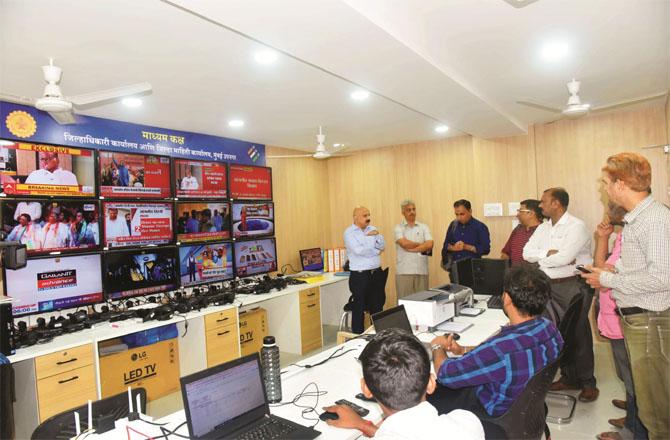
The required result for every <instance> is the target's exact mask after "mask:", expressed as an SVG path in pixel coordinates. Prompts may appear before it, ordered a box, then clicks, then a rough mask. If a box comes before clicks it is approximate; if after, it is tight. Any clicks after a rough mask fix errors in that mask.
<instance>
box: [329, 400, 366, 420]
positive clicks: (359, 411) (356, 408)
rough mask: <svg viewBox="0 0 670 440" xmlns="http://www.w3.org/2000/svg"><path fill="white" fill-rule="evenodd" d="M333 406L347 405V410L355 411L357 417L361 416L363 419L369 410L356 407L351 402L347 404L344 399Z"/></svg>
mask: <svg viewBox="0 0 670 440" xmlns="http://www.w3.org/2000/svg"><path fill="white" fill-rule="evenodd" d="M335 404H336V405H347V406H348V407H349V408H351V409H353V410H354V411H356V414H358V415H359V416H361V417H365V416H367V415H368V413H370V411H369V410H367V409H365V408H363V407H362V406H358V405H356V404H355V403H353V402H349V401H348V400H346V399H340V400H338V401H337V402H335Z"/></svg>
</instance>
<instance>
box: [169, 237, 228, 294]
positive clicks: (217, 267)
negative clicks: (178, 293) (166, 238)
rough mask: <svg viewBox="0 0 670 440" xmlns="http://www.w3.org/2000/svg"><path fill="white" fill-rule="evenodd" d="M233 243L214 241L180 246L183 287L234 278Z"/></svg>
mask: <svg viewBox="0 0 670 440" xmlns="http://www.w3.org/2000/svg"><path fill="white" fill-rule="evenodd" d="M233 260H234V258H233V244H232V243H230V242H225V241H224V242H214V243H206V244H193V245H190V246H180V247H179V278H180V279H181V285H182V286H183V287H189V286H195V285H196V284H203V283H211V282H216V281H225V280H229V279H231V278H233V277H234V276H235V275H234V272H233Z"/></svg>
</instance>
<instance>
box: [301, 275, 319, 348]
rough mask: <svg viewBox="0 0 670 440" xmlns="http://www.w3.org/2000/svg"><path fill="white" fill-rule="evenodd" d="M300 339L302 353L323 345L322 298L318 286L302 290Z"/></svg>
mask: <svg viewBox="0 0 670 440" xmlns="http://www.w3.org/2000/svg"><path fill="white" fill-rule="evenodd" d="M300 339H301V347H302V354H305V353H308V352H310V351H312V350H315V349H317V348H321V347H322V346H323V339H322V334H321V300H320V293H319V288H318V287H313V288H311V289H305V290H302V291H301V292H300Z"/></svg>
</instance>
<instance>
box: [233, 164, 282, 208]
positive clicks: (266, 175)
mask: <svg viewBox="0 0 670 440" xmlns="http://www.w3.org/2000/svg"><path fill="white" fill-rule="evenodd" d="M229 173H230V197H231V198H233V199H239V200H272V168H267V167H252V166H248V165H231V166H230V169H229Z"/></svg>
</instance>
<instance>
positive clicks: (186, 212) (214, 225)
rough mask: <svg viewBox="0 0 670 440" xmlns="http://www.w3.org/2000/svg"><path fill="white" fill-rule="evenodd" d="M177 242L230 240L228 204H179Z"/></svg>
mask: <svg viewBox="0 0 670 440" xmlns="http://www.w3.org/2000/svg"><path fill="white" fill-rule="evenodd" d="M176 209H177V241H180V242H184V243H187V242H193V241H210V240H224V239H227V238H230V204H229V203H228V202H178V203H177V208H176Z"/></svg>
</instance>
